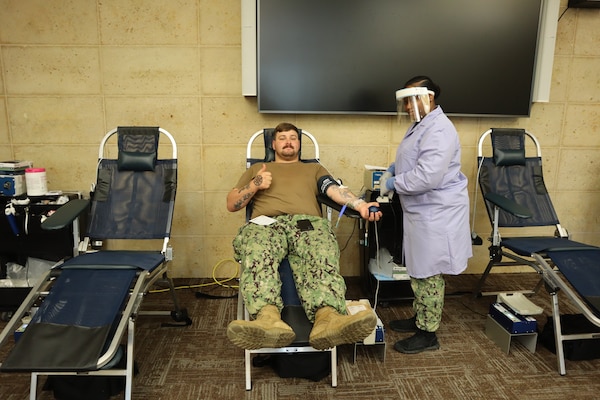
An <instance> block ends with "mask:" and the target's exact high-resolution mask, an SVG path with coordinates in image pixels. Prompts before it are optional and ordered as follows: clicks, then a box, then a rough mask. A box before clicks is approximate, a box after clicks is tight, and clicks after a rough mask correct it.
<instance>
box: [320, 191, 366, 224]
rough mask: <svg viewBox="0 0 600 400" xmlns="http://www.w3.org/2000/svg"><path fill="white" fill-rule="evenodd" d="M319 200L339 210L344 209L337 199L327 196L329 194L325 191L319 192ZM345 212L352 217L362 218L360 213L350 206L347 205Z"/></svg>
mask: <svg viewBox="0 0 600 400" xmlns="http://www.w3.org/2000/svg"><path fill="white" fill-rule="evenodd" d="M317 201H318V202H319V204H321V205H326V206H327V207H331V208H333V209H334V210H337V211H341V209H342V206H340V205H339V204H338V203H336V202H335V201H333V200H331V199H330V198H329V197H327V195H325V194H323V193H319V194H318V195H317ZM344 214H345V215H346V216H347V217H350V218H360V213H359V212H358V211H355V210H353V209H351V208H349V207H346V210H344Z"/></svg>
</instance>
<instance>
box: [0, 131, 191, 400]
mask: <svg viewBox="0 0 600 400" xmlns="http://www.w3.org/2000/svg"><path fill="white" fill-rule="evenodd" d="M161 133H162V134H163V135H164V136H166V137H167V139H168V140H169V141H170V146H171V147H172V157H170V158H167V159H159V158H158V156H157V154H158V142H159V136H160V134H161ZM115 134H116V136H115V137H117V138H118V144H117V147H118V156H117V157H115V158H114V159H108V158H105V154H107V153H114V151H112V149H113V148H114V147H111V148H110V149H108V148H105V147H108V146H107V141H108V140H109V138H111V137H113V135H115ZM166 148H168V146H167V147H166ZM109 150H110V151H109ZM97 174H98V175H97V182H96V184H95V190H94V191H93V193H92V195H91V202H90V204H88V201H87V200H72V201H70V202H69V203H67V204H66V205H64V206H63V207H61V208H60V209H59V210H57V212H56V213H55V214H54V215H52V216H51V217H50V218H48V219H47V220H46V221H45V222H44V223H43V228H45V229H60V228H61V227H62V226H65V225H67V224H68V223H70V221H72V220H73V219H74V218H76V216H77V215H78V214H79V213H81V212H83V211H87V210H88V206H91V207H90V215H89V218H88V219H89V223H88V232H87V234H86V237H85V239H84V241H83V242H82V246H81V247H80V251H81V252H83V253H82V254H80V255H78V256H76V257H73V258H71V259H68V260H66V261H64V262H63V263H60V264H59V265H57V266H55V267H54V268H53V269H51V270H50V271H49V273H48V274H47V275H46V276H45V277H44V279H41V280H40V282H39V283H38V284H37V286H35V287H33V288H32V290H31V292H30V294H29V296H28V297H27V299H26V300H25V301H24V302H23V304H22V305H21V307H20V308H19V309H18V310H17V312H15V314H14V316H13V318H12V319H11V321H10V322H9V323H8V325H7V326H6V327H5V329H4V330H3V331H2V335H1V336H0V345H3V344H4V343H6V342H7V341H8V338H9V337H12V336H13V333H14V332H15V330H17V328H19V326H20V325H21V319H22V318H23V317H24V316H25V315H26V314H27V313H29V312H30V311H31V312H32V313H33V310H34V309H32V306H37V305H38V304H39V309H38V310H37V312H35V313H33V315H32V316H31V322H30V323H29V324H28V326H27V328H26V329H25V331H24V332H23V333H22V335H21V336H20V338H19V339H18V341H16V343H15V345H14V347H13V348H12V349H11V351H10V352H9V354H8V356H7V357H6V359H5V360H4V362H3V363H2V365H1V367H0V370H1V371H2V372H31V389H30V398H31V399H34V398H36V393H37V386H38V385H37V377H38V375H78V376H88V375H104V376H106V375H109V376H112V375H114V376H121V377H124V379H125V398H126V399H130V398H131V388H132V380H133V369H134V359H133V357H134V328H135V320H136V317H137V315H138V314H143V313H144V312H140V311H139V308H140V305H141V302H142V300H143V298H144V296H145V294H146V293H147V292H148V290H149V288H150V287H151V286H152V285H153V284H154V283H156V282H157V281H158V280H164V281H166V282H167V283H168V286H169V288H170V291H171V294H172V299H173V302H174V303H175V309H174V311H165V312H159V311H156V312H155V311H147V312H146V313H148V314H152V315H170V316H171V317H172V318H173V319H174V320H175V321H177V322H178V323H179V324H177V325H189V324H191V320H190V319H189V318H188V316H187V312H186V310H185V309H181V308H180V307H179V305H178V303H177V299H176V296H175V293H174V287H173V282H172V280H171V279H170V278H168V277H167V264H168V262H169V261H170V259H171V254H170V253H171V249H170V247H168V243H169V237H170V232H171V223H172V220H173V207H174V202H175V192H176V189H177V146H176V144H175V140H174V139H173V137H172V136H171V134H170V133H169V132H167V131H165V130H164V129H160V128H157V127H119V128H117V129H114V130H112V131H110V132H108V133H107V134H106V135H105V136H104V138H103V139H102V142H101V144H100V152H99V160H98V172H97ZM110 239H127V240H120V241H119V244H118V245H116V246H115V247H112V246H111V248H113V249H112V250H104V249H102V250H99V249H100V248H102V243H103V241H105V240H110ZM131 240H143V241H144V243H149V245H148V246H146V245H143V247H142V248H152V246H153V245H154V246H155V247H156V249H157V250H156V251H141V250H117V249H116V248H119V247H122V246H123V247H125V244H126V243H127V244H131ZM89 243H92V244H93V245H94V248H95V250H94V249H92V251H89V252H87V250H88V249H87V247H88V244H89ZM138 243H139V242H138ZM136 248H140V247H137V246H136ZM84 251H85V252H84ZM40 299H41V300H40ZM40 301H41V304H40ZM125 332H127V335H126V350H125V354H122V353H123V350H122V346H121V341H122V339H123V338H124V337H125ZM123 357H124V362H121V363H120V364H121V365H122V364H125V368H123V367H120V366H116V364H117V363H118V362H119V361H120V359H121V358H123Z"/></svg>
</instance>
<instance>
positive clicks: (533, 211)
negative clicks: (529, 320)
mask: <svg viewBox="0 0 600 400" xmlns="http://www.w3.org/2000/svg"><path fill="white" fill-rule="evenodd" d="M488 138H490V139H491V146H492V154H491V155H487V156H484V155H483V143H484V142H485V140H486V139H488ZM526 139H530V141H531V142H533V146H534V148H535V150H536V154H535V156H528V155H526V154H525V148H526ZM477 160H478V166H479V167H478V173H477V175H478V181H479V187H480V188H481V193H482V195H483V198H484V200H485V206H486V210H487V213H488V216H489V218H490V222H491V225H492V233H491V237H490V238H489V240H490V241H491V245H490V247H489V254H490V261H489V263H488V265H487V267H486V269H485V271H484V273H483V275H482V276H481V278H480V279H479V282H478V283H477V286H476V287H475V289H474V291H473V294H474V295H476V296H479V295H481V294H482V292H481V289H482V288H483V285H484V283H485V280H486V278H487V276H488V275H489V273H490V271H491V269H492V268H494V267H506V266H509V267H510V266H529V267H531V268H533V269H534V270H535V271H536V272H537V273H540V274H541V273H542V269H541V267H540V264H539V262H538V261H536V259H535V258H533V254H534V253H537V254H538V255H540V256H542V257H546V252H547V251H548V250H550V249H555V248H577V247H581V246H585V245H584V244H582V243H578V242H575V241H572V240H569V238H568V234H567V231H566V230H565V229H564V228H563V227H562V226H561V225H560V223H559V220H558V217H557V215H556V212H555V210H554V207H553V205H552V201H551V200H550V196H549V194H548V191H547V190H546V186H545V184H544V177H543V173H542V155H541V150H540V145H539V142H538V140H537V139H536V137H535V136H534V135H532V134H531V133H529V132H527V131H525V130H524V129H501V128H493V129H490V130H488V131H486V132H484V133H483V134H482V135H481V137H480V138H479V143H478V157H477ZM540 227H542V228H541V229H542V230H543V229H544V228H543V227H545V228H547V229H549V230H550V231H548V232H544V235H546V236H539V235H537V234H538V233H539V229H540ZM513 228H514V229H513ZM517 228H519V229H517ZM501 229H503V230H505V231H506V230H509V229H510V230H511V231H510V232H511V234H513V233H514V232H515V231H518V230H520V231H521V232H523V231H525V232H524V234H525V235H531V234H532V232H535V233H536V234H535V235H533V236H518V235H516V236H512V235H511V236H510V237H504V236H503V235H502V234H501V232H500V230H501ZM551 230H554V232H553V233H551V232H552V231H551ZM542 282H543V281H542V279H540V283H539V284H538V285H537V286H536V288H534V290H533V291H537V290H538V289H539V287H540V286H541V284H542Z"/></svg>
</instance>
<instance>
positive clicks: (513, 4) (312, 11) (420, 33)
mask: <svg viewBox="0 0 600 400" xmlns="http://www.w3.org/2000/svg"><path fill="white" fill-rule="evenodd" d="M541 1H542V0H453V1H444V0H419V1H413V0H258V9H257V26H258V33H257V35H258V36H257V51H258V55H257V59H258V71H257V73H258V108H259V111H260V112H264V113H301V114H302V113H305V114H308V113H310V114H345V113H347V114H395V113H396V98H395V91H396V90H398V89H401V88H402V87H403V85H404V82H406V81H407V80H408V79H410V78H412V77H413V76H416V75H428V76H430V77H431V78H432V79H433V80H434V81H435V82H437V83H438V84H439V85H440V87H441V89H442V91H441V95H440V97H439V99H438V104H440V105H441V106H442V108H443V109H444V111H445V112H446V113H447V114H450V115H465V116H528V115H529V111H530V107H531V98H532V88H533V80H534V67H535V56H536V45H537V39H538V27H539V25H540V12H541Z"/></svg>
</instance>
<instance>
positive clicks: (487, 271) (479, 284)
mask: <svg viewBox="0 0 600 400" xmlns="http://www.w3.org/2000/svg"><path fill="white" fill-rule="evenodd" d="M493 266H494V260H490V262H489V263H488V265H487V267H486V268H485V271H483V274H482V275H481V278H479V282H477V286H475V290H473V297H475V298H477V297H481V295H482V294H481V288H482V287H483V284H484V283H485V280H486V278H487V277H488V275H489V274H490V271H491V270H492V267H493Z"/></svg>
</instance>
